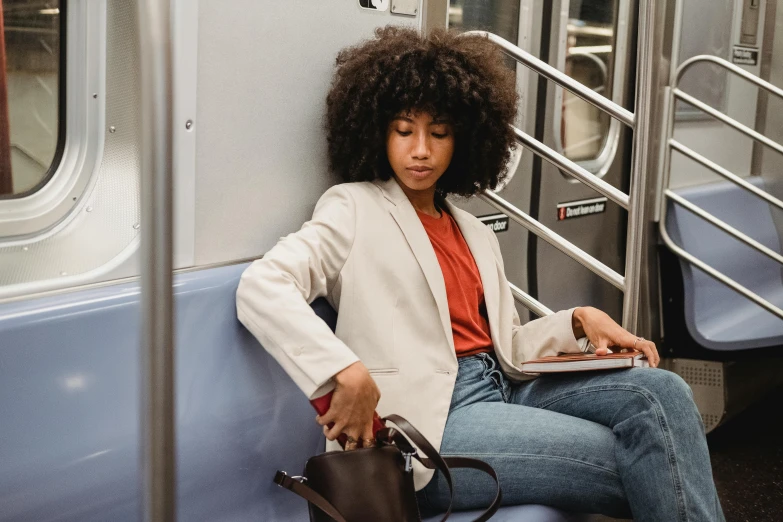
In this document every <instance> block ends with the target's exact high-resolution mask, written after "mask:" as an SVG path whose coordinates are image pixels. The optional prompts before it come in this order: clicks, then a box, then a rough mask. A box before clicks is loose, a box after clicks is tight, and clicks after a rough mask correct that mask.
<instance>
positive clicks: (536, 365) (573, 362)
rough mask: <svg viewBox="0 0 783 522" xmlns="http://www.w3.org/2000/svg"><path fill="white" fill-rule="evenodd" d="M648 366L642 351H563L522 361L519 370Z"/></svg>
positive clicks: (548, 370) (554, 370)
mask: <svg viewBox="0 0 783 522" xmlns="http://www.w3.org/2000/svg"><path fill="white" fill-rule="evenodd" d="M649 366H650V365H649V364H648V363H647V359H646V358H645V355H644V354H643V353H642V352H637V351H630V352H619V353H610V354H606V355H596V354H594V353H565V354H561V355H555V356H552V357H542V358H541V359H534V360H532V361H527V362H524V363H522V364H520V365H519V370H520V371H522V372H525V373H556V372H584V371H590V370H611V369H614V368H634V367H640V368H641V367H649Z"/></svg>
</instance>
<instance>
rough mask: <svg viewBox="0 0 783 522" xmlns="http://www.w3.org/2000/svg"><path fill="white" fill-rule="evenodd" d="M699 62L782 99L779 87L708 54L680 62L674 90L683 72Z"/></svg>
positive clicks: (673, 85)
mask: <svg viewBox="0 0 783 522" xmlns="http://www.w3.org/2000/svg"><path fill="white" fill-rule="evenodd" d="M699 62H710V63H713V64H715V65H718V66H720V67H723V68H724V69H726V70H728V71H730V72H732V73H734V74H736V75H737V76H740V77H742V78H743V79H745V80H747V81H749V82H751V83H754V84H756V85H758V86H759V87H761V88H762V89H764V90H766V91H768V92H771V93H772V94H774V95H775V96H778V97H780V98H783V89H781V88H780V87H777V86H776V85H773V84H771V83H769V82H768V81H766V80H762V79H761V78H759V77H758V76H756V75H755V74H751V73H749V72H748V71H746V70H745V69H743V68H741V67H738V66H736V65H734V64H733V63H731V62H730V61H728V60H725V59H723V58H719V57H718V56H712V55H709V54H700V55H698V56H694V57H693V58H689V59H687V60H685V61H684V62H682V63H681V64H680V66H679V67H677V70H676V72H675V74H674V81H673V83H672V87H673V88H676V87H677V85H678V84H679V82H680V79H682V76H683V74H685V72H686V71H687V70H688V69H690V68H691V67H692V66H693V65H695V64H697V63H699Z"/></svg>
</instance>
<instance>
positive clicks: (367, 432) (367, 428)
mask: <svg viewBox="0 0 783 522" xmlns="http://www.w3.org/2000/svg"><path fill="white" fill-rule="evenodd" d="M373 445H375V433H373V431H372V419H370V422H368V423H367V424H365V425H364V427H363V428H362V437H361V446H362V447H363V448H369V447H370V446H373Z"/></svg>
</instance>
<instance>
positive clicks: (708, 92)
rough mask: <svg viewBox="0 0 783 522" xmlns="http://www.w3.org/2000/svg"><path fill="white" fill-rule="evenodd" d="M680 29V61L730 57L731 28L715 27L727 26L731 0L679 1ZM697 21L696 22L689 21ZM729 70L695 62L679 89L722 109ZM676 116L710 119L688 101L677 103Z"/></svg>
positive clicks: (730, 11) (731, 8) (723, 107)
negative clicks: (680, 12) (706, 55)
mask: <svg viewBox="0 0 783 522" xmlns="http://www.w3.org/2000/svg"><path fill="white" fill-rule="evenodd" d="M680 9H682V20H683V24H682V30H681V33H680V53H679V60H680V61H679V63H682V62H684V61H685V60H687V59H689V58H693V57H694V56H697V55H700V54H711V55H714V56H719V57H721V58H725V59H727V60H730V59H731V31H730V30H728V29H725V30H720V31H716V30H715V28H716V27H721V28H729V27H731V24H732V17H733V16H734V2H733V0H687V1H684V2H681V4H680ZM690 20H698V21H699V23H688V22H689V21H690ZM727 75H728V72H727V71H726V69H724V68H723V67H718V66H716V65H710V64H696V65H694V66H693V67H692V68H691V69H689V70H688V72H687V73H686V74H685V75H684V76H683V77H682V79H681V80H680V83H679V87H680V89H682V90H683V91H685V92H687V93H688V94H690V95H691V96H694V97H695V98H697V99H699V100H701V101H703V102H704V103H706V104H708V105H711V106H712V107H715V108H716V109H718V110H725V106H726V86H727V83H728V79H727ZM677 116H678V117H680V118H688V119H691V118H705V119H710V116H707V115H706V114H704V113H703V112H701V111H700V110H699V109H697V108H695V107H691V106H690V105H688V104H687V103H684V102H681V101H678V102H677Z"/></svg>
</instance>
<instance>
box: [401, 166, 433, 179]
mask: <svg viewBox="0 0 783 522" xmlns="http://www.w3.org/2000/svg"><path fill="white" fill-rule="evenodd" d="M405 170H407V171H408V172H409V173H410V175H411V176H413V177H414V178H419V179H421V178H426V177H427V176H429V175H430V174H431V173H432V167H426V166H424V165H413V166H410V167H406V169H405Z"/></svg>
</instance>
